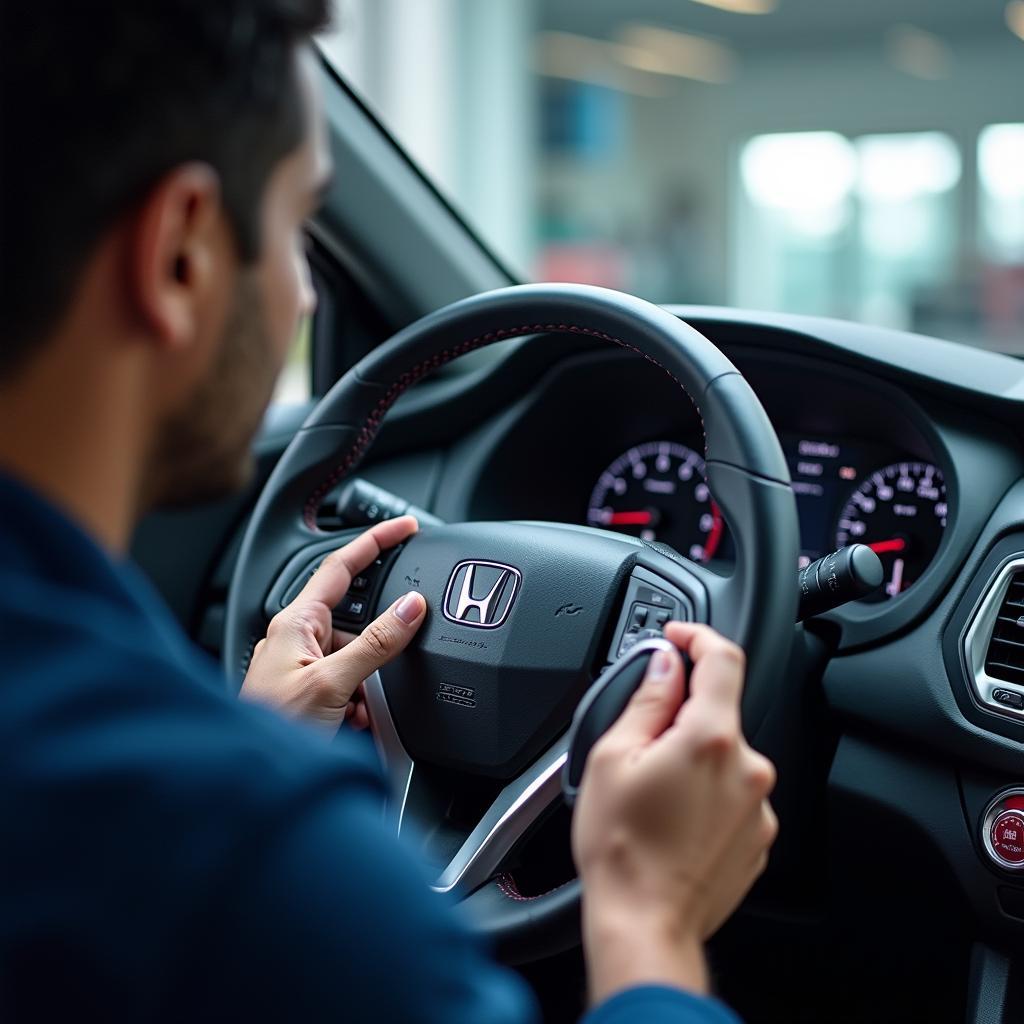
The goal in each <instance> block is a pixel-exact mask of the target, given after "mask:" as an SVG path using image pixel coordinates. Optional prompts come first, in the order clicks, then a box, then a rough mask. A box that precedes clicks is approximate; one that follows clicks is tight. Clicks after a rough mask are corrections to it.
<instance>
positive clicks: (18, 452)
mask: <svg viewBox="0 0 1024 1024" xmlns="http://www.w3.org/2000/svg"><path fill="white" fill-rule="evenodd" d="M136 372H137V369H136V368H135V367H133V366H132V365H131V363H130V361H128V360H123V361H121V362H120V363H118V362H117V361H115V360H97V359H95V358H93V356H92V350H91V348H90V346H82V345H78V346H76V345H74V344H60V343H57V344H55V345H54V346H53V347H52V348H49V347H48V349H47V350H46V351H44V352H41V353H40V354H39V356H38V357H36V358H35V359H34V360H33V361H32V363H31V364H30V365H29V366H27V367H26V368H25V369H24V371H23V372H21V373H19V374H18V375H17V378H16V380H15V381H13V382H12V383H9V384H5V385H3V386H0V468H3V469H4V470H5V471H7V472H9V473H11V474H12V475H14V476H16V477H17V478H18V479H20V480H21V481H22V482H24V483H26V484H28V485H29V486H30V487H32V488H33V489H35V490H36V491H38V492H39V493H40V494H42V495H43V496H44V497H46V498H48V499H49V500H51V501H52V502H54V504H56V505H57V506H58V507H60V508H61V509H63V510H64V511H65V512H66V513H67V514H68V515H70V516H71V517H72V518H73V519H74V520H75V521H76V522H78V523H79V525H81V526H82V527H84V528H85V529H86V530H87V531H88V532H89V533H90V534H92V536H93V537H95V538H96V539H97V540H98V541H99V542H100V543H101V544H102V545H103V546H104V547H106V548H107V549H108V550H109V551H112V552H115V553H123V552H124V551H126V550H127V548H128V544H129V541H130V538H131V535H132V531H133V529H134V524H135V519H136V516H137V514H138V503H139V489H140V479H141V467H142V465H143V459H144V456H145V450H146V444H147V441H146V437H145V436H144V435H145V433H146V430H145V427H146V410H144V409H139V408H134V407H133V404H134V403H135V402H137V399H135V398H134V396H135V395H137V394H138V393H139V392H138V389H137V388H134V387H132V379H131V378H132V375H133V374H135V373H136Z"/></svg>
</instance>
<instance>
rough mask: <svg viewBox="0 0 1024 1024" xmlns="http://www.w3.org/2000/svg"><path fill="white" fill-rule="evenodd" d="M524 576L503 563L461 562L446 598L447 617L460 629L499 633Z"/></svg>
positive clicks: (449, 584) (453, 576) (450, 583)
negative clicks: (495, 630)
mask: <svg viewBox="0 0 1024 1024" xmlns="http://www.w3.org/2000/svg"><path fill="white" fill-rule="evenodd" d="M522 578H523V577H522V574H521V573H520V572H519V570H518V569H513V568H512V566H511V565H502V564H501V563H500V562H459V564H458V565H457V566H455V570H454V572H452V576H451V579H450V580H449V581H448V589H447V590H446V591H445V595H444V609H443V610H444V617H445V618H446V619H448V620H450V621H451V622H457V623H459V625H460V626H475V627H476V628H478V629H496V628H497V627H498V626H500V625H501V624H502V623H503V622H504V621H505V619H507V618H508V613H509V611H510V610H511V608H512V602H513V601H514V600H515V597H516V594H517V593H518V592H519V584H520V582H521V581H522Z"/></svg>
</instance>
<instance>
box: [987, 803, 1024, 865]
mask: <svg viewBox="0 0 1024 1024" xmlns="http://www.w3.org/2000/svg"><path fill="white" fill-rule="evenodd" d="M992 849H993V850H995V852H996V853H997V854H999V856H1000V857H1002V859H1003V860H1005V861H1006V862H1007V863H1009V864H1024V813H1021V812H1020V811H1003V812H1002V814H1000V815H998V816H997V817H996V820H995V821H993V822H992Z"/></svg>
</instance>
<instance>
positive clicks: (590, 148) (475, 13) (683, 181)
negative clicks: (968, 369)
mask: <svg viewBox="0 0 1024 1024" xmlns="http://www.w3.org/2000/svg"><path fill="white" fill-rule="evenodd" d="M322 46H323V49H324V52H325V53H326V54H327V55H328V57H329V58H330V59H331V60H332V61H333V62H334V63H335V65H336V66H337V67H338V68H339V70H340V71H341V73H342V75H343V76H344V77H345V79H346V80H347V81H348V82H349V83H350V84H351V85H352V87H353V88H354V89H355V91H356V92H357V93H358V94H359V95H361V96H362V97H363V98H364V99H365V101H366V102H367V104H368V105H369V106H370V108H371V109H373V110H374V111H375V112H376V113H377V115H378V116H379V117H380V119H381V120H382V121H383V123H384V124H385V125H386V126H387V127H388V128H389V129H390V130H391V131H392V133H393V134H394V135H395V137H396V138H397V139H398V140H399V141H400V142H401V143H402V144H403V145H404V146H405V147H406V148H407V149H408V151H409V153H410V154H411V155H412V157H413V158H414V159H415V160H416V161H417V162H418V163H419V164H420V165H421V166H422V168H423V169H424V171H425V172H426V173H427V174H428V175H429V176H430V177H431V178H432V179H433V180H434V181H435V182H436V184H437V186H438V187H439V188H440V189H441V191H442V192H443V193H444V194H445V195H446V196H447V197H448V198H449V199H450V201H451V202H452V203H453V204H454V206H455V207H456V208H457V209H458V210H459V211H460V212H462V213H463V214H464V215H465V216H466V217H467V218H468V220H469V221H470V223H471V224H472V225H473V226H474V227H475V228H476V229H477V230H478V231H479V232H480V234H481V236H482V237H483V238H484V239H485V240H486V241H487V242H488V243H489V244H490V245H491V246H492V247H493V249H494V250H495V252H496V253H497V254H498V255H499V256H501V257H502V258H503V259H504V260H506V261H507V263H508V264H509V265H510V267H511V268H512V269H513V270H514V271H516V272H517V273H518V274H520V275H522V277H523V278H524V279H534V280H576V281H587V282H592V283H596V284H605V285H609V286H612V287H616V288H622V289H625V290H627V291H631V292H635V293H636V294H639V295H642V296H644V297H646V298H649V299H652V300H654V301H657V302H683V303H691V302H692V303H711V304H727V305H738V306H745V307H752V308H758V309H767V310H785V311H789V312H796V313H812V314H824V315H829V316H838V317H844V318H849V319H854V320H859V321H865V322H870V323H877V324H883V325H889V326H894V327H900V328H907V329H910V330H917V331H922V332H924V333H928V334H935V335H938V336H940V337H946V338H950V339H952V340H959V341H964V342H968V343H971V344H977V345H984V346H988V347H992V348H997V349H1000V350H1003V351H1009V352H1014V353H1018V354H1022V355H1024V0H1010V2H1009V3H1007V0H336V15H335V26H334V29H333V31H332V32H331V33H330V34H329V35H327V36H326V37H324V38H323V40H322Z"/></svg>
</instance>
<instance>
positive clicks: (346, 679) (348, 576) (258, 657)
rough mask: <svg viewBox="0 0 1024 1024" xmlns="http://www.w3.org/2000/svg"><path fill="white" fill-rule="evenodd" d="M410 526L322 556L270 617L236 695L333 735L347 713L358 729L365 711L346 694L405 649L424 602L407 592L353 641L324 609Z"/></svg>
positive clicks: (410, 522) (377, 530)
mask: <svg viewBox="0 0 1024 1024" xmlns="http://www.w3.org/2000/svg"><path fill="white" fill-rule="evenodd" d="M416 529H417V525H416V520H415V519H413V518H412V516H402V517H400V518H398V519H390V520H388V521H387V522H383V523H379V524H378V525H377V526H374V527H373V528H372V529H369V530H367V531H366V533H364V534H363V535H362V536H361V537H357V538H356V539H355V540H354V541H352V542H351V543H350V544H346V545H345V546H344V547H343V548H339V549H338V550H337V551H334V552H332V553H331V554H330V555H328V556H327V558H326V559H324V562H323V564H322V565H321V566H320V568H319V569H318V570H317V573H316V575H315V576H314V577H313V578H312V579H311V580H310V581H309V582H308V583H307V584H306V586H305V587H304V588H303V589H302V591H301V593H300V594H299V595H298V597H296V598H295V600H294V601H292V603H291V604H290V605H288V607H287V608H284V609H282V610H281V611H280V612H278V614H277V615H275V616H274V618H273V619H272V620H271V622H270V627H269V628H268V629H267V635H266V637H265V638H264V639H263V640H261V641H260V642H259V643H258V644H257V645H256V649H255V650H254V651H253V656H252V663H251V664H250V666H249V671H248V673H247V674H246V677H245V681H244V682H243V683H242V693H241V696H242V697H244V698H246V699H247V700H252V701H258V702H260V703H262V704H268V705H270V706H271V707H274V708H276V709H277V710H279V711H282V712H284V713H285V714H287V715H293V716H295V717H301V718H306V719H310V720H312V721H315V722H320V723H322V724H323V725H324V726H326V727H327V728H329V729H331V730H332V731H333V730H335V729H337V728H338V726H339V725H340V724H341V722H342V720H343V719H344V718H345V717H346V716H348V717H349V718H351V720H352V723H353V724H354V725H356V726H365V725H366V708H365V706H363V705H361V704H359V703H357V702H356V701H354V700H353V699H352V698H353V695H355V694H356V691H357V690H358V688H359V687H360V685H361V684H362V682H363V680H364V679H366V678H367V677H368V676H371V675H373V673H374V672H376V671H377V669H379V668H380V667H381V665H386V664H387V663H388V662H389V661H391V659H392V658H394V657H395V656H396V655H397V654H399V653H400V652H401V651H402V650H404V648H405V646H406V645H407V644H408V643H409V641H410V640H411V639H412V638H413V636H414V635H415V634H416V630H418V629H419V628H420V626H421V625H422V624H423V618H424V614H425V612H426V610H427V603H426V601H425V600H424V599H423V595H422V594H419V593H417V592H415V591H413V592H412V593H409V594H406V595H405V597H402V598H400V599H399V600H398V601H396V602H395V603H394V604H393V605H392V606H391V607H390V608H388V610H387V611H385V612H384V614H383V615H381V616H380V618H378V619H376V620H374V621H373V622H371V623H370V624H369V625H368V626H367V627H366V628H365V629H364V630H363V632H362V633H361V634H360V635H359V636H354V635H353V634H351V633H345V632H342V631H341V630H338V629H335V628H334V627H333V625H332V623H331V609H332V608H334V606H335V605H336V604H338V602H339V601H340V600H341V599H342V597H344V596H345V593H346V591H347V590H348V588H349V584H350V583H351V582H352V577H353V576H358V575H359V573H360V572H362V571H363V570H364V569H365V568H366V567H367V566H369V565H371V564H372V563H373V560H374V559H375V558H376V557H377V556H378V555H379V554H380V553H381V551H384V550H386V549H387V548H390V547H394V546H395V545H396V544H400V543H401V542H402V541H404V540H406V539H408V538H409V537H411V536H412V535H413V534H414V533H415V532H416Z"/></svg>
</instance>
